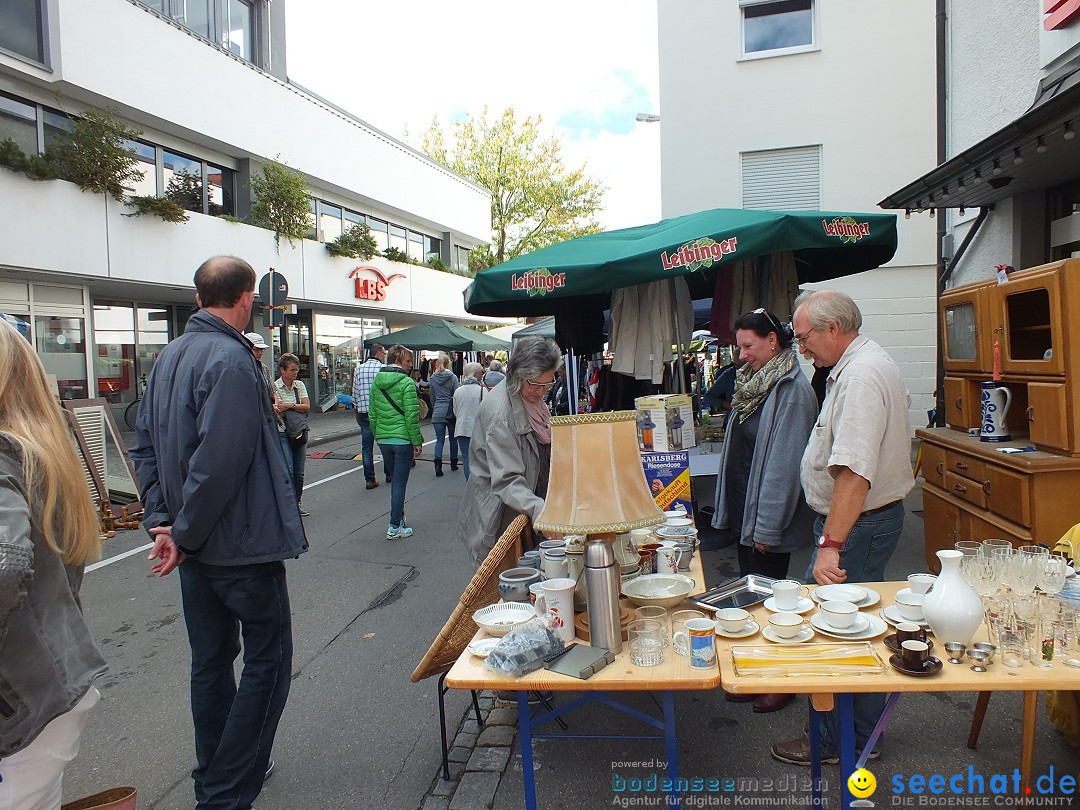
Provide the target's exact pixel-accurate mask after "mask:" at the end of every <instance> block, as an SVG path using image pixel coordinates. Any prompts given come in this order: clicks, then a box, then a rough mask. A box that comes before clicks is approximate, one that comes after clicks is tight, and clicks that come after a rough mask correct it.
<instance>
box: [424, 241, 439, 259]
mask: <svg viewBox="0 0 1080 810" xmlns="http://www.w3.org/2000/svg"><path fill="white" fill-rule="evenodd" d="M441 258H442V240H441V239H436V238H435V237H434V236H425V237H424V261H426V262H428V261H431V260H432V259H441Z"/></svg>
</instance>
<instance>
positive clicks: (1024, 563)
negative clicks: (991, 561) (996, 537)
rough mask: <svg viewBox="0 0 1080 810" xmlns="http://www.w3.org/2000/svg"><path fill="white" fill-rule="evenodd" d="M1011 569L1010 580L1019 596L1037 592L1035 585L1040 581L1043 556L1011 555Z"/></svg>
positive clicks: (1009, 566)
mask: <svg viewBox="0 0 1080 810" xmlns="http://www.w3.org/2000/svg"><path fill="white" fill-rule="evenodd" d="M1007 567H1008V568H1009V569H1010V570H1009V582H1010V584H1011V586H1012V589H1013V591H1014V592H1015V593H1016V595H1017V596H1030V595H1031V594H1033V593H1034V592H1035V585H1036V583H1037V582H1038V581H1039V573H1040V571H1041V570H1042V561H1041V558H1040V557H1039V556H1037V555H1031V554H1013V555H1011V556H1010V557H1009V562H1008V566H1007Z"/></svg>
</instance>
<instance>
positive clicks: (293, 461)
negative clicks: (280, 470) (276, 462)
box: [278, 433, 307, 503]
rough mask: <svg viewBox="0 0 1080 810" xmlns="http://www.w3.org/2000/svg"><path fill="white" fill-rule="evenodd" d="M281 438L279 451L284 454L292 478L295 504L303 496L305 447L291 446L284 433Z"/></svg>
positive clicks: (300, 445)
mask: <svg viewBox="0 0 1080 810" xmlns="http://www.w3.org/2000/svg"><path fill="white" fill-rule="evenodd" d="M278 435H279V436H281V451H282V452H283V453H284V454H285V464H286V466H288V468H289V472H290V473H291V474H292V478H293V492H295V493H296V502H297V503H300V499H301V498H302V497H303V495H304V467H306V466H307V445H306V444H297V445H293V444H291V443H290V442H289V440H288V438H286V436H285V434H284V433H280V434H278Z"/></svg>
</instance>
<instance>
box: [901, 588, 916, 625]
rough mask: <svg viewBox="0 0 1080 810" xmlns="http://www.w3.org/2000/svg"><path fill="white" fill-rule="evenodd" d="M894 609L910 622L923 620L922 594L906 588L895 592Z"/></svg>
mask: <svg viewBox="0 0 1080 810" xmlns="http://www.w3.org/2000/svg"><path fill="white" fill-rule="evenodd" d="M896 610H897V611H898V612H899V613H900V615H901V616H902V617H903V618H905V619H907V620H908V621H912V622H920V621H922V620H923V595H922V594H921V593H912V592H911V591H910V590H909V589H908V588H904V589H903V590H900V591H897V592H896Z"/></svg>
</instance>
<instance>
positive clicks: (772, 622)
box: [769, 613, 805, 638]
mask: <svg viewBox="0 0 1080 810" xmlns="http://www.w3.org/2000/svg"><path fill="white" fill-rule="evenodd" d="M804 625H805V622H803V618H802V616H800V615H799V614H798V613H774V614H772V615H771V616H769V626H770V627H771V628H772V630H773V632H774V633H776V635H778V636H779V637H780V638H795V636H797V635H799V633H801V632H802V629H803V626H804Z"/></svg>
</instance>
